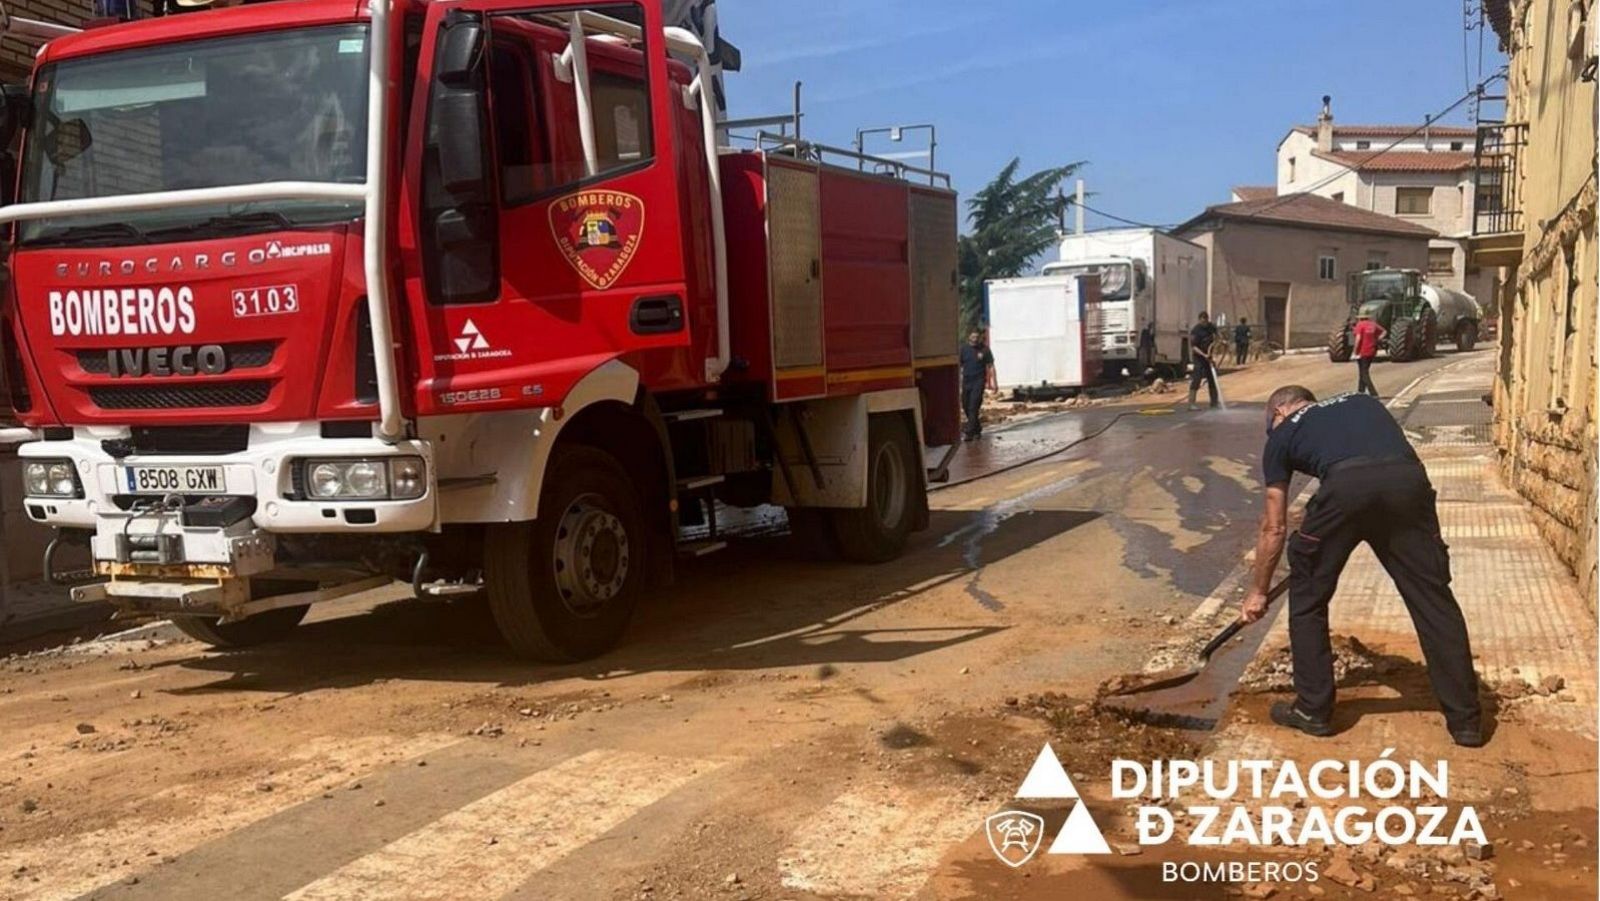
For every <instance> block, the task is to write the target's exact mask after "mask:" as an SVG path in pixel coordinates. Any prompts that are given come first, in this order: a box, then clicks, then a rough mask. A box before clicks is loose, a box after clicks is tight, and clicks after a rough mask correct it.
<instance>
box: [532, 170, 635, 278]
mask: <svg viewBox="0 0 1600 901" xmlns="http://www.w3.org/2000/svg"><path fill="white" fill-rule="evenodd" d="M550 232H551V234H552V235H554V237H555V239H556V247H558V248H560V250H561V256H562V257H564V258H565V259H566V261H567V263H569V264H570V265H571V266H572V268H573V269H576V270H577V271H578V275H580V276H582V277H583V280H584V281H586V282H588V283H589V286H590V287H592V288H597V289H602V290H603V289H605V288H609V287H611V286H612V285H614V284H616V282H617V279H619V278H621V277H622V273H623V272H624V271H625V270H627V268H628V264H629V263H631V262H633V255H634V253H635V252H637V251H638V249H639V241H640V240H641V239H642V238H643V237H644V201H642V200H640V199H639V198H637V197H635V196H634V195H632V194H627V193H624V192H622V191H579V192H578V193H576V194H569V195H567V196H566V197H562V198H560V199H558V200H556V201H555V202H554V203H552V204H550Z"/></svg>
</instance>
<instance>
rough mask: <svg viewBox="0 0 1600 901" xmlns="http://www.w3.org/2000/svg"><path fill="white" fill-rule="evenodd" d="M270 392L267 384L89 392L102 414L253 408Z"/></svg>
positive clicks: (105, 388) (122, 387)
mask: <svg viewBox="0 0 1600 901" xmlns="http://www.w3.org/2000/svg"><path fill="white" fill-rule="evenodd" d="M271 392H272V383H271V382H268V381H249V382H225V383H219V384H212V385H114V386H100V387H95V388H90V389H89V399H90V400H91V401H93V402H94V405H95V406H97V407H99V408H100V409H102V410H182V409H190V408H205V407H256V406H260V405H261V404H264V403H266V402H267V396H268V395H269V394H270V393H271Z"/></svg>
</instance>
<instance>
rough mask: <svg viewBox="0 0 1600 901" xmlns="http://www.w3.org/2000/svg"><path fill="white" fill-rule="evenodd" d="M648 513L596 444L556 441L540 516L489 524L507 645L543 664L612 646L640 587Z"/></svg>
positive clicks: (492, 587) (493, 603) (493, 587)
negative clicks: (560, 444)
mask: <svg viewBox="0 0 1600 901" xmlns="http://www.w3.org/2000/svg"><path fill="white" fill-rule="evenodd" d="M646 553H647V551H646V538H645V527H644V517H643V516H642V515H641V512H640V509H639V497H638V493H637V492H636V491H635V490H634V487H633V483H632V481H630V479H629V477H628V472H627V470H625V469H623V468H622V465H621V464H620V463H618V462H617V460H616V458H615V457H612V456H611V455H610V454H608V453H605V452H604V451H601V450H598V449H596V448H592V447H585V446H581V445H574V446H569V447H564V448H557V449H556V452H555V455H554V456H553V458H552V459H551V461H550V465H549V467H548V469H546V471H545V477H544V490H543V491H542V492H541V493H540V497H539V514H538V518H537V519H535V520H534V521H532V522H512V523H499V524H496V525H493V526H490V528H489V531H488V536H487V541H486V543H485V547H484V581H485V583H486V585H487V587H488V593H489V609H490V611H491V612H492V613H493V614H494V621H495V624H496V625H497V626H498V627H499V629H500V634H501V636H502V637H504V638H505V641H506V644H508V645H510V646H511V649H512V650H513V651H515V652H516V653H517V654H519V655H521V656H523V657H527V658H529V659H533V660H539V661H544V662H548V663H572V662H576V661H580V660H589V659H591V658H594V657H598V656H600V655H601V654H604V653H605V652H606V651H609V650H611V649H612V648H614V647H616V645H617V643H618V642H619V641H621V639H622V634H623V632H625V631H626V630H627V628H628V622H629V620H631V619H632V618H633V609H634V607H635V606H636V605H637V604H638V600H639V595H640V594H641V593H642V592H643V590H644V584H645V572H646V569H647V568H648V567H647V566H646V562H647V561H646V560H645V554H646Z"/></svg>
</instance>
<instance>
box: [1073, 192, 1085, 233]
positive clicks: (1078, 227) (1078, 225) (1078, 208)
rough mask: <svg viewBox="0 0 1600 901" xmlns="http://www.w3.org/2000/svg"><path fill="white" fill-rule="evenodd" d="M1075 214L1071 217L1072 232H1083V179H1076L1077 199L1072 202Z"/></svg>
mask: <svg viewBox="0 0 1600 901" xmlns="http://www.w3.org/2000/svg"><path fill="white" fill-rule="evenodd" d="M1072 207H1073V210H1074V211H1075V214H1076V215H1075V216H1074V218H1073V230H1074V234H1079V235H1081V234H1083V179H1081V178H1080V179H1078V199H1077V200H1076V201H1075V202H1074V203H1073V204H1072Z"/></svg>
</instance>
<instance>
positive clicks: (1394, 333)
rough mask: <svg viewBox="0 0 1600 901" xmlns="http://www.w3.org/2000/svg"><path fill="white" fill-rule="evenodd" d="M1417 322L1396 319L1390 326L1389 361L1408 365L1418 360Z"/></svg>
mask: <svg viewBox="0 0 1600 901" xmlns="http://www.w3.org/2000/svg"><path fill="white" fill-rule="evenodd" d="M1417 339H1418V335H1417V321H1416V320H1415V319H1396V320H1395V321H1394V324H1393V325H1391V326H1389V359H1391V360H1393V361H1394V362H1396V363H1407V362H1410V361H1411V360H1414V359H1416V352H1417V344H1418V341H1417Z"/></svg>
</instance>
